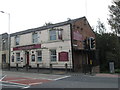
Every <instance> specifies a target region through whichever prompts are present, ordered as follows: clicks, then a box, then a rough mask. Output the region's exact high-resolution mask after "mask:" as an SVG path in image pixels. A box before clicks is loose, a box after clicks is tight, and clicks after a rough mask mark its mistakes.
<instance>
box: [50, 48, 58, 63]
mask: <svg viewBox="0 0 120 90" xmlns="http://www.w3.org/2000/svg"><path fill="white" fill-rule="evenodd" d="M52 51H55V54H52ZM54 57H55V60H54V59H53V58H54ZM52 59H53V60H52ZM50 61H51V62H57V51H56V49H51V50H50Z"/></svg>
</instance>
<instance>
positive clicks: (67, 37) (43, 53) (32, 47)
mask: <svg viewBox="0 0 120 90" xmlns="http://www.w3.org/2000/svg"><path fill="white" fill-rule="evenodd" d="M10 36H11V38H10V40H11V44H10V45H11V55H10V66H11V67H16V64H18V66H19V67H25V66H26V65H28V66H30V67H32V68H34V67H37V64H39V66H40V67H41V68H49V67H50V64H52V67H53V68H60V69H65V65H66V64H67V66H68V67H67V68H68V69H72V70H75V71H81V72H82V70H83V68H84V67H83V63H85V64H89V61H90V59H94V58H91V55H92V56H94V53H92V54H89V52H91V51H92V52H94V51H95V47H94V48H93V49H92V50H89V49H86V48H85V46H84V40H86V39H87V40H89V38H90V37H92V38H94V39H95V34H94V32H93V31H92V29H91V27H90V25H89V23H88V21H87V19H86V17H81V18H77V19H73V20H68V21H65V22H61V23H56V24H50V25H46V26H42V27H38V28H33V29H28V30H25V31H21V32H16V33H12V34H11V35H10ZM87 42H88V41H87Z"/></svg>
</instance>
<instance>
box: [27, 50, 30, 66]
mask: <svg viewBox="0 0 120 90" xmlns="http://www.w3.org/2000/svg"><path fill="white" fill-rule="evenodd" d="M29 60H30V59H29V52H28V51H27V52H26V64H27V65H29Z"/></svg>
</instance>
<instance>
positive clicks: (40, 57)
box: [37, 51, 42, 62]
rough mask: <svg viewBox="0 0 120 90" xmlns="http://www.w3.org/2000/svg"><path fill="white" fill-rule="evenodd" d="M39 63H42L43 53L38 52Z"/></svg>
mask: <svg viewBox="0 0 120 90" xmlns="http://www.w3.org/2000/svg"><path fill="white" fill-rule="evenodd" d="M37 61H38V62H41V61H42V51H37Z"/></svg>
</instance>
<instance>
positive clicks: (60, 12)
mask: <svg viewBox="0 0 120 90" xmlns="http://www.w3.org/2000/svg"><path fill="white" fill-rule="evenodd" d="M108 5H111V0H0V11H4V12H6V13H0V34H2V33H5V32H7V33H15V32H19V31H23V30H27V29H31V28H37V27H41V26H43V25H44V24H45V23H48V22H51V23H53V24H54V23H59V22H63V21H67V19H68V18H70V19H76V18H80V17H83V16H86V18H87V20H88V22H89V24H90V25H91V27H95V26H96V24H97V21H98V19H100V20H101V22H103V23H105V25H106V27H109V26H108V25H107V18H109V9H108ZM8 13H9V14H10V31H9V18H8ZM108 31H109V30H108Z"/></svg>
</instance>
